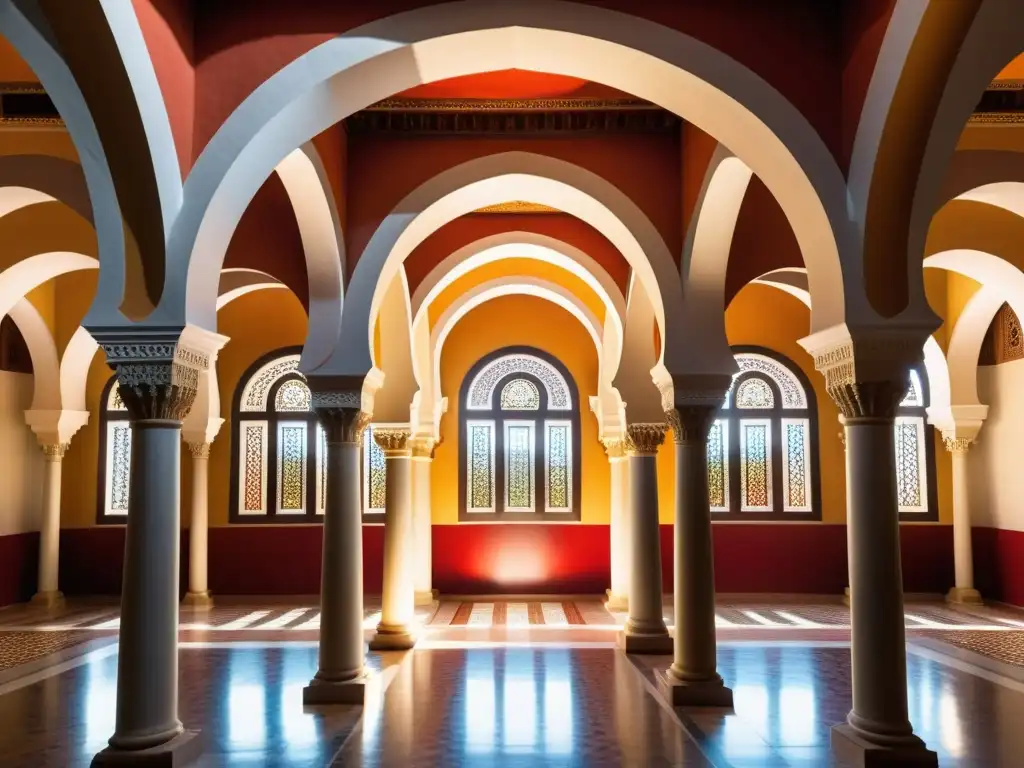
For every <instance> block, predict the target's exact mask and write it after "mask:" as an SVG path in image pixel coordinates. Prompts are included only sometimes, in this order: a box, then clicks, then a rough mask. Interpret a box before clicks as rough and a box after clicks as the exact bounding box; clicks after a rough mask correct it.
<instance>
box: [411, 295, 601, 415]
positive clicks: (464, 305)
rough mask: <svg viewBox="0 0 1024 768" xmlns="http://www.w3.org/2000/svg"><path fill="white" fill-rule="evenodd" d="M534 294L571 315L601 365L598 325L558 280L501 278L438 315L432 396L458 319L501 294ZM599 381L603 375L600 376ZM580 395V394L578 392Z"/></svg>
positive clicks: (433, 334) (437, 392)
mask: <svg viewBox="0 0 1024 768" xmlns="http://www.w3.org/2000/svg"><path fill="white" fill-rule="evenodd" d="M517 295H518V296H534V297H536V298H539V299H544V300H545V301H550V302H551V303H552V304H555V305H557V306H559V307H561V308H562V309H564V310H565V311H566V312H568V313H569V314H571V315H572V316H573V317H575V318H576V319H577V320H579V322H580V324H581V325H582V326H583V328H584V329H585V330H586V331H587V334H588V335H589V336H590V339H591V341H593V342H594V349H595V351H596V353H597V358H598V365H599V367H600V366H601V363H602V362H603V361H602V358H603V356H604V351H603V349H602V345H603V340H602V336H603V331H602V327H601V324H600V323H599V322H598V320H597V318H596V317H594V314H593V313H592V312H591V311H590V309H589V308H588V307H587V306H586V305H585V304H584V303H583V302H582V301H581V300H580V299H579V297H577V296H576V295H574V294H573V293H572V292H571V291H569V290H567V289H565V288H563V287H562V286H560V285H558V284H557V283H552V282H550V281H547V280H541V279H539V278H535V277H525V276H521V277H501V278H497V279H495V280H489V281H487V282H485V283H481V284H480V285H478V286H475V287H474V288H473V289H472V290H471V291H467V292H466V293H465V294H463V295H462V296H461V297H459V299H458V301H456V302H455V303H453V304H451V305H450V306H449V307H448V308H447V309H445V311H444V312H443V313H442V315H441V317H439V318H438V320H437V322H436V323H435V324H434V327H433V328H432V329H431V331H430V360H431V367H432V368H433V371H432V373H431V381H432V383H433V387H434V392H433V395H434V399H435V401H436V400H437V399H440V398H441V396H442V393H441V353H442V352H443V351H444V343H445V340H446V339H447V338H448V335H449V334H450V333H451V332H452V330H453V329H454V328H455V326H456V325H457V324H458V322H459V321H460V320H461V319H462V318H463V317H465V316H466V315H467V314H468V313H469V312H470V311H472V310H473V309H475V308H476V307H479V306H480V305H481V304H484V303H486V302H488V301H491V300H493V299H497V298H500V297H502V296H517ZM601 378H602V380H603V379H604V377H603V376H602V377H601ZM581 396H582V395H581Z"/></svg>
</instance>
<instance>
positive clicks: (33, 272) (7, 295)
mask: <svg viewBox="0 0 1024 768" xmlns="http://www.w3.org/2000/svg"><path fill="white" fill-rule="evenodd" d="M99 265H100V264H99V262H98V261H96V259H94V258H93V257H92V256H86V255H85V254H82V253H74V252H71V251H51V252H50V253H38V254H36V255H35V256H29V257H28V258H27V259H22V260H21V261H19V262H17V263H16V264H12V265H11V266H9V267H8V268H7V269H5V270H4V271H3V272H0V317H3V316H4V315H6V314H7V313H8V312H10V311H11V307H13V306H14V305H15V304H17V303H18V302H19V301H21V299H22V298H24V297H25V295H26V294H28V292H29V291H31V290H33V289H35V288H38V287H39V286H40V285H42V284H43V283H45V282H46V281H47V280H52V279H53V278H55V277H57V276H58V275H63V274H66V273H68V272H76V271H78V270H81V269H97V268H98V267H99Z"/></svg>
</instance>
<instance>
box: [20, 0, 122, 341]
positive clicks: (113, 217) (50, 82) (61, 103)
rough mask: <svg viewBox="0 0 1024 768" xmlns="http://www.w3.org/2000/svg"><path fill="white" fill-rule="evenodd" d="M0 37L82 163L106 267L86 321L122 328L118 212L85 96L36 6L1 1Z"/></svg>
mask: <svg viewBox="0 0 1024 768" xmlns="http://www.w3.org/2000/svg"><path fill="white" fill-rule="evenodd" d="M0 34H2V35H3V36H4V37H5V38H6V39H7V41H8V42H10V43H11V45H13V46H14V48H15V49H16V50H17V52H18V55H19V56H21V58H23V59H24V60H25V61H26V62H27V63H28V65H29V66H30V67H31V68H32V71H33V72H34V73H35V74H36V76H37V77H38V78H39V81H40V82H41V83H42V85H43V87H44V88H45V89H46V93H47V95H48V96H49V97H50V99H51V100H52V101H53V104H54V106H56V107H57V111H58V112H59V113H60V116H61V119H63V121H64V125H65V126H66V127H67V130H68V133H69V135H70V136H71V140H72V142H73V143H74V145H75V149H76V151H77V153H78V157H79V160H80V162H81V163H82V166H81V167H82V172H83V173H84V175H85V182H86V185H87V186H88V190H89V199H90V201H91V208H92V221H93V222H94V225H95V228H96V238H97V242H98V245H99V253H100V254H102V258H103V264H104V268H103V270H101V271H100V275H99V280H98V284H97V286H96V297H95V298H94V300H93V303H92V306H91V307H90V309H89V317H90V321H91V322H93V323H95V324H96V325H118V324H122V323H124V322H126V319H125V317H124V315H122V313H121V311H120V309H119V307H120V305H121V300H122V298H123V296H124V289H125V273H126V271H125V239H124V228H123V224H122V220H121V209H120V206H119V205H118V201H117V192H116V190H115V188H114V179H113V177H112V176H111V173H110V166H109V164H108V163H107V160H106V154H105V153H104V150H103V144H102V142H101V141H100V137H99V133H98V131H97V130H96V124H95V122H94V121H93V119H92V114H91V113H90V111H89V107H88V105H87V104H86V101H85V97H84V96H83V95H82V92H81V90H80V89H79V87H78V84H77V82H76V80H75V77H74V75H73V74H72V73H71V70H70V69H69V68H68V66H67V64H66V63H65V61H64V60H63V58H62V57H61V55H60V53H59V52H58V50H57V47H56V43H55V42H54V41H53V40H52V38H51V35H50V32H49V31H48V29H47V25H46V21H45V19H43V18H42V16H41V14H39V13H38V8H32V7H31V6H28V5H27V4H26V5H24V6H22V5H19V4H17V3H15V2H12V0H4V1H3V2H0ZM73 207H74V206H73Z"/></svg>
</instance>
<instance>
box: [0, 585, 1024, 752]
mask: <svg viewBox="0 0 1024 768" xmlns="http://www.w3.org/2000/svg"><path fill="white" fill-rule="evenodd" d="M460 605H461V604H460ZM511 605H513V604H511V603H510V604H509V606H511ZM443 609H444V605H443V604H442V606H441V610H443ZM508 609H509V608H508V606H506V607H505V608H496V607H492V608H487V609H477V615H478V617H479V616H480V614H482V613H488V612H489V613H490V614H491V616H492V619H493V617H494V615H498V616H500V615H502V614H504V615H505V618H506V623H509V619H510V617H514V616H515V615H517V611H518V608H516V609H513V610H512V612H511V614H510V613H509V612H508ZM441 610H439V611H438V613H439V614H440V613H441ZM459 610H462V612H463V614H466V613H467V612H468V616H472V615H473V610H474V609H473V608H469V609H465V608H460V607H456V608H455V609H454V611H455V612H456V613H457V612H458V611H459ZM844 610H845V609H843V608H842V607H841V606H831V607H828V606H825V607H822V606H813V605H806V604H780V603H763V604H760V605H759V606H758V607H752V606H750V605H744V604H737V605H729V606H720V607H719V609H718V613H719V617H720V619H721V618H724V619H725V620H726V621H729V622H731V623H734V624H738V623H739V622H740V621H741V617H742V620H747V621H749V622H750V623H751V625H749V626H748V625H743V626H742V627H739V628H729V627H720V630H719V632H720V637H721V638H722V639H721V642H720V646H719V669H720V671H721V673H722V675H723V677H724V678H725V680H726V682H727V684H729V685H730V686H731V687H732V688H733V690H734V693H735V703H736V708H735V712H734V713H730V714H727V715H722V714H716V713H714V712H709V711H699V710H683V709H678V710H672V709H671V708H670V707H668V706H667V705H665V704H664V702H663V701H662V700H661V699H660V698H658V697H657V696H656V695H655V688H654V684H653V679H654V678H653V673H654V670H655V669H659V668H664V667H665V666H667V665H668V663H669V662H670V659H668V658H666V657H650V656H648V657H630V658H627V657H626V656H625V655H623V654H622V653H621V652H620V651H617V650H616V649H615V648H614V645H613V643H612V642H611V641H610V639H609V638H611V637H612V635H611V634H609V633H610V632H613V631H614V622H613V625H612V626H601V625H598V626H587V625H589V624H590V622H591V621H594V622H597V621H598V619H599V618H600V614H597V613H593V612H591V607H589V606H586V605H580V606H579V618H582V619H583V620H584V622H585V625H580V626H574V625H571V624H569V623H568V621H569V619H570V618H572V617H573V616H574V615H575V614H574V612H573V610H571V609H569V610H565V607H564V606H563V613H562V614H561V615H565V616H566V626H565V627H564V631H563V629H559V628H558V627H557V626H546V630H547V632H546V634H545V632H543V631H541V630H543V629H545V627H540V628H537V627H533V628H531V629H516V628H509V627H506V626H490V627H488V626H477V627H473V626H470V622H471V619H470V618H467V619H466V621H467V625H466V626H462V627H452V626H450V622H449V623H446V622H444V621H443V615H442V621H441V622H440V624H441V626H440V627H439V630H440V631H441V632H442V633H443V635H442V637H443V639H437V638H436V637H433V636H432V635H431V633H430V631H425V633H424V635H423V636H422V641H421V646H420V648H418V649H417V650H416V651H413V652H411V653H405V654H402V653H391V654H370V655H369V657H368V661H369V664H370V665H371V667H372V668H373V669H374V672H375V674H374V676H373V683H372V685H371V686H370V688H369V691H368V696H367V704H366V707H365V708H364V709H362V710H360V709H359V708H354V707H333V708H325V709H322V710H304V709H303V706H302V701H301V699H302V694H301V691H302V688H303V686H304V685H306V683H307V682H308V680H309V679H310V677H311V676H312V675H313V674H314V672H315V670H316V654H317V649H316V637H315V636H316V632H315V630H313V629H311V628H306V629H301V630H295V629H293V628H294V627H299V626H301V625H302V624H303V623H305V622H308V621H310V620H311V618H312V614H313V613H315V612H314V611H312V609H311V608H310V607H302V608H297V607H295V606H280V605H278V606H263V607H261V606H258V605H257V606H253V605H242V606H230V607H229V606H223V607H221V608H218V609H216V610H215V611H212V612H207V613H206V616H205V620H203V621H198V620H197V617H196V616H186V615H185V614H184V613H183V616H182V623H183V624H185V625H188V624H190V623H191V624H193V625H194V624H196V623H202V624H205V625H206V628H205V629H203V628H190V629H184V628H183V631H182V645H181V651H180V680H181V688H180V716H181V718H182V721H183V722H184V723H185V726H186V727H187V728H191V729H200V730H201V732H202V739H203V745H204V750H205V752H204V756H203V758H202V760H201V761H200V763H199V765H200V766H202V768H214V767H216V766H253V767H255V766H324V765H351V766H403V767H404V766H442V765H443V766H474V767H475V766H485V767H486V766H491V767H493V768H498V767H500V766H535V765H536V766H604V765H608V766H619V765H621V766H658V765H693V766H709V765H714V766H735V767H736V768H741V767H743V766H829V765H833V762H832V760H831V756H830V752H829V729H830V727H831V726H832V725H833V724H835V723H838V722H841V721H842V720H843V719H844V718H845V715H846V713H847V711H848V710H849V707H850V703H851V693H850V683H849V680H850V655H849V648H848V646H847V644H846V643H847V637H848V633H847V631H846V629H845V627H844V625H843V617H844V615H845V614H844V613H843V612H844ZM907 610H908V616H912V617H916V618H908V628H909V627H912V626H913V627H916V628H914V629H911V630H910V631H909V632H908V635H909V636H910V643H909V645H908V673H909V679H908V695H909V700H910V708H911V719H912V722H913V724H914V727H915V729H916V731H917V732H918V734H920V735H921V736H922V737H923V738H924V739H925V740H926V741H927V743H928V744H929V746H930V747H931V748H932V749H935V750H936V751H937V752H938V753H939V757H940V765H943V766H957V767H962V766H971V767H972V768H973V767H975V766H977V767H978V768H981V767H982V766H985V767H987V766H1015V765H1024V758H1021V756H1022V755H1024V728H1021V727H1020V723H1022V722H1024V668H1022V667H1021V666H1019V665H1016V664H1015V662H1016V661H1017V657H1016V656H1014V655H1013V654H1009V655H1008V656H1007V653H1005V652H1003V651H1000V653H1003V655H1004V656H1007V660H1006V661H1001V660H999V658H998V655H999V654H998V653H995V652H992V651H991V648H992V646H993V645H995V646H998V647H999V648H1003V649H1004V650H1005V647H1007V646H1008V645H1013V644H1016V645H1017V647H1019V646H1020V644H1021V642H1024V632H1022V631H1021V630H1024V626H1017V625H1016V624H1015V623H1014V622H1016V623H1018V624H1019V623H1021V622H1020V616H1021V615H1020V614H1018V613H1014V612H1012V611H1005V610H1002V609H988V608H986V609H981V612H980V613H979V612H977V611H972V612H959V611H952V610H950V609H948V608H944V607H941V606H939V605H937V604H936V605H932V606H928V605H923V604H922V605H915V606H912V607H908V609H907ZM299 611H302V612H301V613H298V612H299ZM370 611H371V613H372V606H371V607H370ZM534 613H536V611H534ZM540 613H541V616H544V610H543V608H541V609H540ZM750 614H753V617H751V615H750ZM435 615H436V614H434V613H430V614H429V615H425V616H421V620H422V621H423V623H424V630H430V629H433V625H432V624H431V621H432V617H434V616H435ZM453 615H454V614H453ZM559 615H560V614H558V613H557V612H553V609H550V608H549V609H548V611H547V616H548V617H558V616H559ZM606 615H607V614H606ZM613 618H614V617H613ZM115 619H116V611H115V612H114V613H113V616H111V608H110V606H109V605H106V606H104V605H93V606H72V607H71V608H70V609H68V610H67V611H65V612H61V613H56V614H54V613H50V614H46V615H45V616H41V615H40V614H39V613H38V612H33V610H30V609H21V608H19V609H16V610H15V611H13V612H8V611H3V612H0V643H2V642H5V641H4V640H3V638H4V637H7V638H8V641H9V643H14V644H17V643H24V642H28V643H31V644H33V645H32V648H33V649H35V648H36V647H37V646H39V647H43V648H44V649H45V648H50V649H56V653H54V654H51V655H49V656H46V657H45V658H43V659H36V660H34V661H32V662H30V663H28V664H22V665H21V666H19V667H14V668H11V669H8V670H5V671H3V672H0V766H3V767H4V768H7V767H8V766H10V767H11V768H20V766H25V767H26V768H28V767H29V766H31V767H32V768H46V767H47V766H54V767H55V768H56V767H57V766H60V767H62V768H63V767H64V766H68V767H69V768H70V767H78V766H87V765H88V764H89V761H90V760H91V757H92V755H93V754H94V753H95V752H97V751H98V750H100V749H101V748H102V747H103V746H104V744H105V742H106V739H107V738H108V737H109V736H110V734H111V733H112V731H113V726H114V719H113V718H114V704H115V691H116V671H117V656H116V654H117V646H116V632H117V629H116V625H114V624H113V622H114V620H115ZM369 619H370V615H369V614H368V620H369ZM768 621H770V622H772V623H771V624H768V623H765V622H768ZM479 622H482V619H479V621H478V623H479ZM808 622H809V623H811V624H813V625H819V626H810V627H808V626H806V623H808ZM268 623H269V624H270V627H269V628H268V627H267V626H266V625H267V624H268ZM931 624H934V625H938V626H928V625H931ZM780 625H785V626H787V627H788V629H785V628H783V627H782V626H780ZM97 627H100V628H97ZM260 627H262V628H263V629H262V630H261V629H257V628H260ZM978 627H986V628H987V629H978ZM456 629H458V630H459V631H460V632H466V631H469V630H473V631H476V632H478V633H488V634H481V635H479V638H478V639H466V638H465V637H463V636H460V635H457V634H452V632H453V630H456ZM3 630H7V631H3ZM67 633H76V635H75V637H76V638H77V639H79V640H80V639H81V638H82V637H86V638H88V639H86V640H85V642H84V644H82V645H80V646H74V645H71V644H70V643H67V644H65V643H64V642H63V641H62V640H60V639H59V638H61V637H62V636H63V635H65V634H67ZM606 634H607V635H608V637H605V635H606ZM950 638H951V639H950ZM965 639H966V640H965ZM954 641H955V642H954ZM961 641H963V642H961ZM65 646H67V647H65ZM33 652H35V651H33Z"/></svg>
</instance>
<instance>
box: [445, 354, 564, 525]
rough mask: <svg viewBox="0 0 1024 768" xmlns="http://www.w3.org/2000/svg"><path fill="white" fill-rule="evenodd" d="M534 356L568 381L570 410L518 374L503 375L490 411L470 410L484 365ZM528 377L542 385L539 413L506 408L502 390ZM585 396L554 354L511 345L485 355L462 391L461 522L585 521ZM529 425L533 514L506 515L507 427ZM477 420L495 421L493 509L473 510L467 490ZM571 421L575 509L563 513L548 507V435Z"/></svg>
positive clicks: (461, 386)
mask: <svg viewBox="0 0 1024 768" xmlns="http://www.w3.org/2000/svg"><path fill="white" fill-rule="evenodd" d="M516 354H522V355H531V356H533V357H536V358H539V359H541V360H543V361H544V362H546V363H548V364H549V365H551V367H552V368H554V369H555V371H556V372H557V373H558V375H559V376H561V378H562V379H563V381H564V382H565V385H566V387H567V388H568V391H569V397H570V400H571V403H570V407H569V408H568V409H553V408H550V407H549V404H548V393H547V388H546V387H545V386H544V383H543V382H542V381H541V380H540V379H539V378H537V377H536V376H534V375H533V374H531V373H527V372H526V371H513V372H512V373H508V374H506V375H504V376H502V377H501V378H500V379H499V380H498V381H497V382H496V383H495V385H494V387H493V389H492V390H491V392H492V397H491V403H490V405H491V407H490V408H488V409H482V408H481V409H472V410H470V409H469V408H468V407H467V406H468V403H469V394H470V393H469V390H470V386H471V384H472V383H473V380H474V379H475V378H476V375H477V374H478V373H479V372H480V371H481V370H483V369H484V368H485V367H487V366H488V365H490V364H491V363H493V362H494V361H495V360H498V359H500V358H502V357H506V356H508V355H516ZM516 379H526V380H528V381H530V382H531V383H533V385H534V386H536V387H537V390H538V392H539V394H540V407H539V408H538V409H536V410H502V408H501V392H502V390H503V389H504V388H505V387H506V386H507V385H508V384H509V383H510V382H512V381H514V380H516ZM580 405H581V404H580V398H579V391H578V388H577V386H576V381H575V379H574V378H573V377H572V375H571V374H570V373H569V370H568V368H566V367H565V366H564V365H563V364H562V362H561V361H560V360H558V359H557V358H555V357H553V356H552V355H550V354H548V353H547V352H544V351H543V350H540V349H537V348H536V347H529V346H510V347H503V348H501V349H497V350H494V351H493V352H491V353H489V354H487V355H485V356H483V357H481V358H480V359H479V360H477V361H476V362H475V363H474V364H473V365H472V367H470V369H469V370H468V371H467V372H466V374H465V376H464V377H463V379H462V384H461V385H460V387H459V403H458V409H459V417H458V424H459V475H458V477H459V522H460V523H497V522H533V523H554V522H560V523H578V522H579V521H580V501H581V500H580V495H581V491H582V482H581V478H580V473H581V458H582V457H581V453H580V450H581V434H580ZM522 421H529V422H532V424H533V444H534V454H533V455H534V464H533V467H534V474H533V477H534V483H533V486H534V487H533V496H534V502H533V504H534V511H532V512H526V511H506V510H505V487H506V482H505V474H506V472H507V463H506V459H505V427H506V423H508V422H522ZM473 422H486V423H490V424H491V427H492V432H491V434H492V443H491V450H492V457H493V472H494V493H493V496H492V502H493V504H492V509H491V510H483V509H478V510H473V511H470V510H469V509H468V507H467V505H468V488H467V486H466V482H467V477H468V474H469V466H468V462H469V453H468V439H469V424H470V423H473ZM549 423H551V424H566V423H568V424H569V426H570V429H571V432H572V435H571V440H570V441H569V444H568V445H567V450H568V452H569V472H570V475H571V476H570V482H569V493H570V505H569V508H568V509H566V510H564V511H553V510H549V509H548V507H547V497H548V483H547V475H548V467H547V452H546V442H547V435H548V430H547V427H548V424H549Z"/></svg>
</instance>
